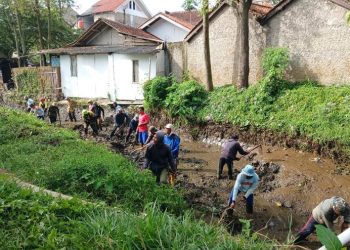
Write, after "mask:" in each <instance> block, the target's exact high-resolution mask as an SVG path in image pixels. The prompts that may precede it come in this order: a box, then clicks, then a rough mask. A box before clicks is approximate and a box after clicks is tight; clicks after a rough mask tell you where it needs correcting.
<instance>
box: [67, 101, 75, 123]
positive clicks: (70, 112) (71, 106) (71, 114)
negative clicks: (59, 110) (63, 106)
mask: <svg viewBox="0 0 350 250" xmlns="http://www.w3.org/2000/svg"><path fill="white" fill-rule="evenodd" d="M66 100H67V102H68V106H67V112H68V117H69V120H70V121H71V122H73V121H75V122H76V121H77V118H76V117H75V107H76V106H77V102H76V101H74V100H72V99H71V98H69V97H67V98H66ZM66 120H67V119H66Z"/></svg>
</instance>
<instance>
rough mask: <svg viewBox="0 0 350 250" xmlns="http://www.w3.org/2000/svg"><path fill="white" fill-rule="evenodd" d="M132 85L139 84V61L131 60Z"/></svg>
mask: <svg viewBox="0 0 350 250" xmlns="http://www.w3.org/2000/svg"><path fill="white" fill-rule="evenodd" d="M132 83H136V84H139V83H140V60H137V59H133V60H132Z"/></svg>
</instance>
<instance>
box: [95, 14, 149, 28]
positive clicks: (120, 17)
mask: <svg viewBox="0 0 350 250" xmlns="http://www.w3.org/2000/svg"><path fill="white" fill-rule="evenodd" d="M99 18H104V19H108V20H112V21H116V22H120V23H122V24H125V25H129V26H131V27H139V26H140V25H141V24H143V23H144V22H146V21H147V19H148V18H147V17H146V15H144V14H143V13H137V12H135V11H131V10H126V12H125V14H124V13H123V12H107V13H99V14H95V15H94V21H95V22H96V21H97V20H98V19H99Z"/></svg>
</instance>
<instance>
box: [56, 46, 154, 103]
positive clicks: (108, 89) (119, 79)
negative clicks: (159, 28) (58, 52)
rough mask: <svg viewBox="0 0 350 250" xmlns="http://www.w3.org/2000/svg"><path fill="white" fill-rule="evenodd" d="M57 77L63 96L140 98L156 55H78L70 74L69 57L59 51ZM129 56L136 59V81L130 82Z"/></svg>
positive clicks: (150, 75)
mask: <svg viewBox="0 0 350 250" xmlns="http://www.w3.org/2000/svg"><path fill="white" fill-rule="evenodd" d="M60 60H61V81H62V91H63V94H64V96H66V97H80V98H111V99H112V100H115V99H116V98H117V99H118V100H136V99H141V100H142V99H143V90H142V87H143V84H144V83H145V82H146V81H147V80H148V79H151V78H154V77H155V76H156V73H157V68H156V67H157V56H156V55H121V54H116V53H113V54H110V55H107V54H95V55H78V56H77V66H78V68H77V69H78V73H77V76H76V77H72V76H71V59H70V56H68V55H62V56H61V57H60ZM132 60H139V79H140V81H139V83H133V82H132Z"/></svg>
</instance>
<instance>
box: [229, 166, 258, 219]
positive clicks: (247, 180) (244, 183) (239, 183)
mask: <svg viewBox="0 0 350 250" xmlns="http://www.w3.org/2000/svg"><path fill="white" fill-rule="evenodd" d="M259 181H260V179H259V176H258V175H257V174H256V173H255V170H254V167H253V166H252V165H246V166H245V167H244V168H243V169H242V171H241V173H240V174H239V175H238V176H237V179H236V183H235V185H234V187H233V189H232V191H231V194H230V199H229V204H228V205H229V206H230V207H231V208H235V206H236V201H237V196H238V194H239V193H245V194H244V199H245V201H246V212H247V214H252V213H253V201H254V191H255V189H256V188H257V187H258V185H259Z"/></svg>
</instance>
